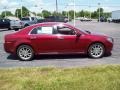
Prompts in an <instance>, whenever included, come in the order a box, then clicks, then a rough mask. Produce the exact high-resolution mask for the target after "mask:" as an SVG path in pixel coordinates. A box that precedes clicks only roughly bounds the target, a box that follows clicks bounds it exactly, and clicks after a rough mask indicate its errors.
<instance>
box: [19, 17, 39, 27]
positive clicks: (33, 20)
mask: <svg viewBox="0 0 120 90" xmlns="http://www.w3.org/2000/svg"><path fill="white" fill-rule="evenodd" d="M21 21H22V23H23V24H24V27H27V26H30V25H33V24H36V23H37V22H38V20H37V18H36V17H23V18H21Z"/></svg>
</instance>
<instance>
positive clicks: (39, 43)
mask: <svg viewBox="0 0 120 90" xmlns="http://www.w3.org/2000/svg"><path fill="white" fill-rule="evenodd" d="M57 24H60V23H52V22H49V23H41V24H35V25H32V26H29V27H26V28H24V29H22V30H20V31H18V32H16V33H13V34H8V35H6V36H5V43H4V48H5V51H6V52H8V53H12V54H16V49H17V47H18V46H19V45H21V44H27V45H30V46H31V47H32V48H33V50H34V52H35V54H43V53H44V54H45V53H47V54H51V53H55V54H70V53H83V54H86V53H87V50H88V47H89V46H90V45H91V44H92V43H95V42H100V43H102V44H104V46H105V51H106V53H110V52H111V50H112V48H113V44H112V43H111V42H109V41H108V40H107V38H108V37H107V36H102V35H93V34H87V33H85V32H82V31H80V30H79V29H77V28H75V27H73V26H71V25H68V24H64V26H67V27H69V28H71V29H73V30H75V31H76V33H79V34H81V36H80V37H77V36H76V35H62V34H61V35H58V34H53V35H52V34H51V35H46V34H43V35H42V34H40V35H35V34H34V35H29V32H30V31H31V30H32V29H33V28H35V27H38V26H54V25H57ZM62 38H63V40H62Z"/></svg>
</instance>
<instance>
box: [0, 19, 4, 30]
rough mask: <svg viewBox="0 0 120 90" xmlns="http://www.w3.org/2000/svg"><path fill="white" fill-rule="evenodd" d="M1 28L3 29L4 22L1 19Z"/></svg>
mask: <svg viewBox="0 0 120 90" xmlns="http://www.w3.org/2000/svg"><path fill="white" fill-rule="evenodd" d="M0 28H3V21H2V19H0Z"/></svg>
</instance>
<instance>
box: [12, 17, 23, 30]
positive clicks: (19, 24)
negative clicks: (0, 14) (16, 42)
mask: <svg viewBox="0 0 120 90" xmlns="http://www.w3.org/2000/svg"><path fill="white" fill-rule="evenodd" d="M10 26H11V29H14V30H15V31H17V30H19V29H22V28H23V27H24V23H23V22H22V21H21V20H20V19H18V18H15V19H11V20H10Z"/></svg>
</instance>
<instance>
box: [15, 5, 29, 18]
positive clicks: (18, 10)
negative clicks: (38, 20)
mask: <svg viewBox="0 0 120 90" xmlns="http://www.w3.org/2000/svg"><path fill="white" fill-rule="evenodd" d="M15 16H16V17H19V18H21V9H16V11H15ZM25 16H29V10H28V9H27V8H26V7H24V6H23V7H22V17H25Z"/></svg>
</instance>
